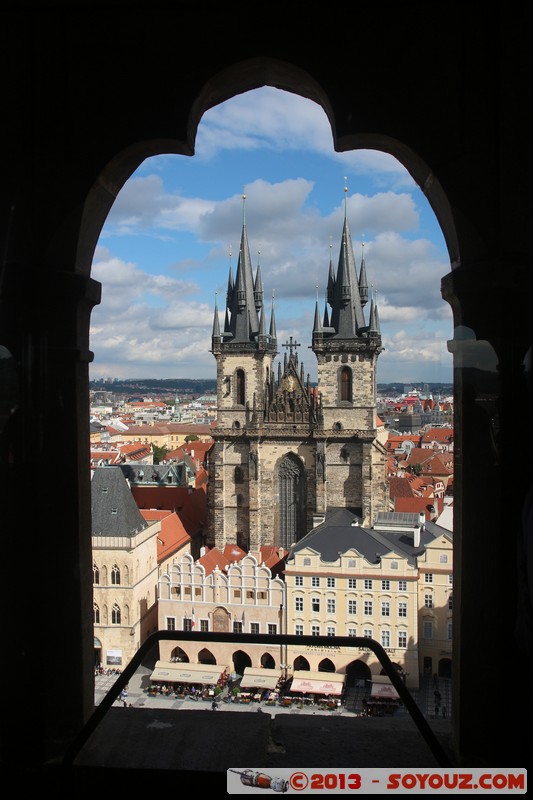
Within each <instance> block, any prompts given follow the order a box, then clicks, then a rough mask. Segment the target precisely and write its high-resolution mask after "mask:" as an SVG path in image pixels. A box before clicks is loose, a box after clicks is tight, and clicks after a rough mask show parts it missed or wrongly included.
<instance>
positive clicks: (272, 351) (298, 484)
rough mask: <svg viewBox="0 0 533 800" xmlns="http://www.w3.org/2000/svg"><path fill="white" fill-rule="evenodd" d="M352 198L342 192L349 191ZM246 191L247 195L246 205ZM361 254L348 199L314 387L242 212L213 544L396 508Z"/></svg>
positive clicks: (317, 331)
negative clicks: (266, 284)
mask: <svg viewBox="0 0 533 800" xmlns="http://www.w3.org/2000/svg"><path fill="white" fill-rule="evenodd" d="M345 194H346V189H345ZM244 200H245V196H243V203H244ZM368 300H369V297H368V284H367V276H366V266H365V260H364V256H363V257H362V259H361V263H360V267H359V270H358V269H357V266H356V262H355V257H354V252H353V245H352V240H351V235H350V229H349V225H348V218H347V211H346V199H345V212H344V225H343V230H342V235H341V240H340V250H339V257H338V265H337V269H336V270H335V269H334V266H333V260H332V256H331V255H330V262H329V268H328V274H327V294H326V304H325V309H324V312H323V314H321V313H320V311H319V306H318V298H317V301H316V307H315V316H314V323H313V331H312V345H311V349H312V350H313V353H314V355H315V357H316V359H317V368H318V382H317V385H316V386H314V385H311V382H310V378H309V375H308V374H307V375H306V373H305V369H304V364H303V362H302V361H300V359H299V356H298V346H299V344H298V342H295V341H293V339H292V337H290V338H289V340H288V341H287V342H284V343H282V347H283V351H284V352H283V356H282V357H281V359H280V360H278V361H277V362H276V357H277V356H278V354H279V353H280V350H279V345H280V343H279V342H278V339H277V333H276V320H275V313H274V303H273V302H272V306H271V309H270V315H269V319H268V320H267V316H268V312H267V309H266V308H265V302H264V297H263V283H262V277H261V270H260V266H259V265H258V266H257V268H256V270H255V274H254V270H253V268H252V263H251V259H250V250H249V245H248V234H247V230H246V220H245V217H244V213H243V225H242V234H241V243H240V250H239V257H238V263H237V269H236V273H235V276H234V275H233V270H232V267H231V264H230V268H229V277H228V287H227V296H226V309H225V315H224V322H223V325H222V324H221V319H220V317H219V309H218V304H215V313H214V322H213V332H212V350H211V352H212V353H213V356H214V357H215V360H216V365H217V426H216V427H215V428H213V431H212V436H213V439H214V444H213V447H212V449H211V451H210V460H209V485H208V504H207V505H208V525H207V538H206V544H207V545H209V546H211V547H212V546H216V547H217V548H219V549H220V550H223V549H224V547H225V546H226V545H227V544H237V545H239V546H240V547H241V548H242V549H244V550H246V551H249V550H252V551H254V552H257V551H258V550H259V549H260V548H261V547H263V546H265V545H274V546H277V547H281V548H284V549H286V550H289V549H290V547H291V545H293V544H295V543H296V542H297V541H299V540H300V539H302V538H303V537H304V536H305V535H306V533H308V532H309V531H310V530H312V529H313V528H314V527H315V526H316V525H318V524H320V523H322V522H323V521H324V520H325V519H326V515H327V514H328V513H329V512H331V511H334V510H336V509H338V508H349V509H350V510H352V511H353V512H354V514H355V515H356V516H357V517H358V519H359V520H360V524H361V525H364V526H367V527H370V526H372V525H373V523H374V521H375V519H376V515H377V513H378V512H380V511H388V510H389V503H388V500H389V490H388V484H387V477H386V475H387V473H386V463H387V456H386V451H385V448H384V447H383V445H382V444H381V443H380V442H379V441H378V439H377V429H376V369H377V359H378V356H379V354H380V352H381V351H382V349H383V347H382V342H381V332H380V325H379V316H378V309H377V305H376V303H375V300H374V297H371V298H370V305H369V307H368V308H367V310H366V313H367V316H365V306H368Z"/></svg>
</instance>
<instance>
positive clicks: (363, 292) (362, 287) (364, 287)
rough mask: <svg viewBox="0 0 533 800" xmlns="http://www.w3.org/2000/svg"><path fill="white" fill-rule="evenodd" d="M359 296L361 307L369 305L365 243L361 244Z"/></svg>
mask: <svg viewBox="0 0 533 800" xmlns="http://www.w3.org/2000/svg"><path fill="white" fill-rule="evenodd" d="M363 236H364V234H363ZM359 296H360V298H361V305H362V306H363V307H364V306H365V305H366V304H367V303H368V282H367V278H366V266H365V243H364V242H361V269H360V270H359Z"/></svg>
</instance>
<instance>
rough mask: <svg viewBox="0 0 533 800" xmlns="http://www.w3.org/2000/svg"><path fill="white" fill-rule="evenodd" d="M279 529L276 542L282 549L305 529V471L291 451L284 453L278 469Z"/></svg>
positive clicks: (295, 540) (301, 534)
mask: <svg viewBox="0 0 533 800" xmlns="http://www.w3.org/2000/svg"><path fill="white" fill-rule="evenodd" d="M278 491H279V530H278V536H277V537H276V538H277V539H278V541H277V544H278V546H281V547H283V548H284V549H286V550H288V549H290V547H291V545H292V544H294V543H295V542H298V541H299V540H300V539H301V538H302V537H303V536H305V534H306V532H307V531H306V529H305V522H306V518H305V508H306V503H305V498H306V489H305V471H304V468H303V465H302V463H301V461H300V460H299V459H298V458H297V457H296V456H294V455H293V454H292V453H289V454H288V455H286V456H285V457H284V458H283V459H282V460H281V462H280V465H279V469H278Z"/></svg>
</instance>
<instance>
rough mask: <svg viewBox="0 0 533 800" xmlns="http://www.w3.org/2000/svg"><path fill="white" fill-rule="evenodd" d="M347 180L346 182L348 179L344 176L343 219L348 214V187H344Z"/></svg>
mask: <svg viewBox="0 0 533 800" xmlns="http://www.w3.org/2000/svg"><path fill="white" fill-rule="evenodd" d="M347 180H348V178H347V177H346V175H345V176H344V217H345V218H346V215H347V213H348V186H347V185H346V181H347Z"/></svg>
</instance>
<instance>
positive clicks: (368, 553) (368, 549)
mask: <svg viewBox="0 0 533 800" xmlns="http://www.w3.org/2000/svg"><path fill="white" fill-rule="evenodd" d="M404 516H405V515H399V517H404ZM407 516H408V517H409V518H410V521H411V522H413V523H414V522H415V521H417V520H418V514H409V515H407ZM411 518H412V519H411ZM415 518H416V520H415ZM359 519H360V518H359V517H358V516H357V515H356V514H355V513H354V511H353V510H352V509H349V508H335V509H331V510H330V511H329V512H328V514H327V515H326V519H325V521H324V522H323V523H322V524H321V525H318V526H317V527H316V528H313V530H312V531H310V532H309V533H308V534H307V535H306V536H304V537H303V539H300V541H299V542H297V543H296V544H295V545H293V547H292V548H291V551H290V554H289V561H291V560H292V558H293V556H294V554H295V553H297V552H299V551H300V550H303V549H305V548H307V547H309V548H311V549H312V550H315V551H316V552H317V553H319V554H320V557H321V559H322V560H323V561H332V562H333V561H338V559H339V554H344V553H346V552H348V551H349V550H352V549H353V550H356V551H357V552H358V553H360V554H361V555H362V556H363V557H364V558H366V560H367V561H369V562H370V563H376V562H377V561H378V560H379V558H380V557H381V556H384V555H387V554H388V553H391V552H395V553H398V554H399V555H402V556H404V557H405V558H406V559H407V560H408V561H409V562H410V563H413V564H414V563H415V561H416V556H417V555H419V554H420V553H421V552H423V550H424V548H425V546H426V544H427V543H429V542H431V541H433V539H434V538H435V536H436V533H434V532H431V531H432V530H433V528H434V527H435V526H432V528H431V529H430V528H429V527H428V525H427V524H426V525H425V526H424V528H422V529H421V531H420V546H418V547H416V546H415V543H414V537H413V533H412V532H410V531H409V530H405V529H402V527H400V526H398V528H397V529H396V528H394V527H391V528H390V529H389V530H376V529H375V528H363V526H362V525H360V524H359ZM403 521H404V522H407V520H403ZM413 527H414V526H413Z"/></svg>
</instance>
